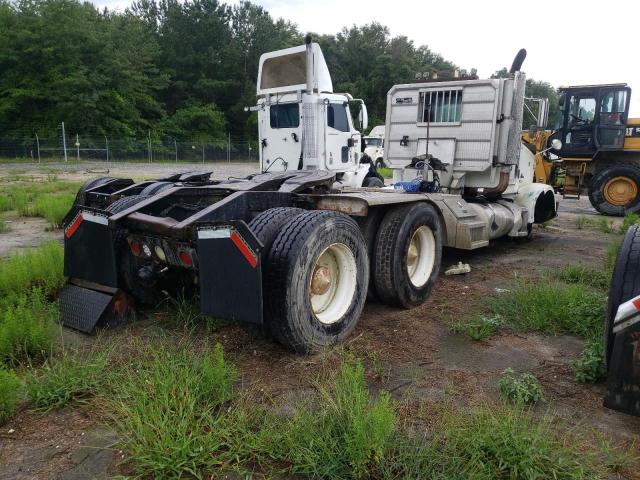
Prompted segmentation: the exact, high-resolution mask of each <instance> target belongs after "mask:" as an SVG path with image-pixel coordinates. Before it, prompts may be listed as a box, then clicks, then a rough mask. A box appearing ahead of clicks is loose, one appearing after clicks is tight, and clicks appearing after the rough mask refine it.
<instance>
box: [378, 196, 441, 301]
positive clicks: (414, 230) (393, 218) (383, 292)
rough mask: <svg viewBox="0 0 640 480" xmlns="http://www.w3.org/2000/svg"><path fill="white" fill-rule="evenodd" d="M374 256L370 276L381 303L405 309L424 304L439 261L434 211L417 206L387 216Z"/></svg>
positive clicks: (438, 236)
mask: <svg viewBox="0 0 640 480" xmlns="http://www.w3.org/2000/svg"><path fill="white" fill-rule="evenodd" d="M374 252H375V253H374V258H373V262H372V265H373V272H372V274H373V277H374V281H375V286H376V293H377V295H378V297H379V298H380V300H381V301H382V302H383V303H385V304H387V305H392V306H397V307H404V308H410V307H415V306H417V305H420V304H421V303H423V302H424V301H425V300H426V299H427V297H428V296H429V294H430V293H431V290H432V289H433V285H434V284H435V282H436V280H437V278H438V273H439V271H440V262H441V259H442V227H441V225H440V218H439V217H438V213H437V212H436V210H435V208H434V207H433V206H431V205H429V204H428V203H424V202H416V203H411V204H409V205H403V206H400V207H395V208H393V209H392V210H390V211H389V212H387V214H386V215H385V216H384V218H383V219H382V223H381V224H380V228H379V229H378V234H377V236H376V242H375V249H374Z"/></svg>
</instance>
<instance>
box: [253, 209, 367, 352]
mask: <svg viewBox="0 0 640 480" xmlns="http://www.w3.org/2000/svg"><path fill="white" fill-rule="evenodd" d="M265 268H266V269H267V275H266V278H267V281H266V282H265V322H266V323H267V325H268V328H269V330H270V331H271V333H272V334H273V335H274V336H275V338H276V339H278V341H280V343H282V344H283V345H285V346H287V347H289V348H291V349H293V350H295V351H297V352H301V353H311V352H315V351H317V350H320V349H322V348H324V347H327V346H329V345H333V344H335V343H338V342H340V341H342V340H344V339H345V338H346V337H347V336H348V335H349V334H350V333H351V331H352V330H353V329H354V328H355V326H356V323H357V322H358V318H359V317H360V314H361V313H362V309H363V308H364V303H365V300H366V293H367V284H368V281H369V259H368V255H367V249H366V245H365V241H364V238H363V237H362V233H361V232H360V229H359V227H358V225H357V224H356V222H355V221H353V220H352V219H351V218H350V217H348V216H347V215H344V214H341V213H337V212H326V211H312V212H307V213H304V214H302V215H300V216H298V217H296V218H295V219H293V220H291V221H290V222H288V223H287V224H286V225H284V227H283V228H282V230H281V231H280V233H279V234H278V235H277V236H276V238H275V240H274V241H273V244H272V246H271V249H270V252H269V256H268V259H267V262H265Z"/></svg>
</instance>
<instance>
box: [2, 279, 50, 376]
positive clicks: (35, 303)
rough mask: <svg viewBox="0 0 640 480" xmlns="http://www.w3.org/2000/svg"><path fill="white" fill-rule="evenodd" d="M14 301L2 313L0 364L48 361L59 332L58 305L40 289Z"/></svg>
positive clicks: (22, 295) (19, 296) (17, 297)
mask: <svg viewBox="0 0 640 480" xmlns="http://www.w3.org/2000/svg"><path fill="white" fill-rule="evenodd" d="M12 299H13V300H14V303H13V304H11V305H10V306H6V307H5V308H4V309H3V310H0V363H2V362H4V363H9V364H15V363H18V362H21V361H24V360H27V359H28V360H41V359H43V358H46V357H47V356H48V355H49V354H50V352H51V348H52V346H53V339H54V336H55V331H56V327H55V325H56V324H55V321H56V319H57V317H58V310H57V307H56V305H55V304H50V303H48V302H47V301H46V299H45V297H44V293H43V292H42V290H41V289H39V288H34V289H33V290H32V291H31V294H30V295H25V294H21V295H15V296H12Z"/></svg>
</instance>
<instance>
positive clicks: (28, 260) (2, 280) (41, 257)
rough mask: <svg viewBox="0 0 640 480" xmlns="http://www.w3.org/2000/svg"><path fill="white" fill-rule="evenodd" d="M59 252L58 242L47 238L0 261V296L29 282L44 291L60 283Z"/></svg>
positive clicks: (27, 286) (21, 289)
mask: <svg viewBox="0 0 640 480" xmlns="http://www.w3.org/2000/svg"><path fill="white" fill-rule="evenodd" d="M63 256H64V253H63V249H62V246H61V245H60V244H58V243H57V242H48V243H44V244H42V245H40V246H39V247H36V248H33V249H31V250H27V251H25V252H24V253H22V254H16V255H13V256H11V257H9V258H8V259H5V260H2V261H0V299H1V298H3V297H5V296H7V295H9V294H11V293H18V294H21V293H25V292H27V291H29V289H30V288H31V287H33V286H38V287H41V288H42V291H43V293H44V294H45V295H50V294H51V293H53V292H54V291H56V290H57V289H59V288H60V287H61V286H62V284H63V283H64V275H63ZM1 303H2V302H1V301H0V306H1Z"/></svg>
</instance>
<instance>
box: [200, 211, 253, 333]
mask: <svg viewBox="0 0 640 480" xmlns="http://www.w3.org/2000/svg"><path fill="white" fill-rule="evenodd" d="M261 250H262V244H261V243H260V241H259V240H258V239H257V238H256V237H255V235H253V233H252V232H251V230H250V229H249V227H247V224H246V223H244V222H242V221H237V222H229V223H228V224H225V225H215V226H209V227H201V228H199V229H198V263H199V265H198V266H199V270H200V277H199V283H200V309H201V311H202V313H204V314H205V315H210V316H212V317H216V318H222V319H225V320H234V321H239V322H247V323H253V324H262V273H261V272H262V265H261V260H260V251H261Z"/></svg>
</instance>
